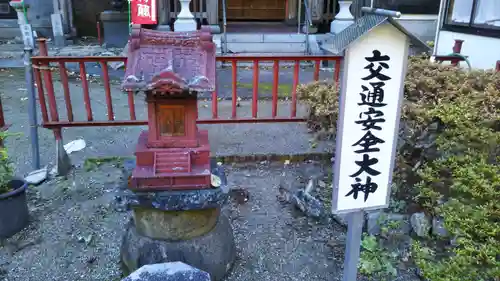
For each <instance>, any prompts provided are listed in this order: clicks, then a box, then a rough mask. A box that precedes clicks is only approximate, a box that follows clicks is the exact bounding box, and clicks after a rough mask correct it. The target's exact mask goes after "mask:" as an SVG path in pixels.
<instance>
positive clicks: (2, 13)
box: [0, 0, 17, 19]
mask: <svg viewBox="0 0 500 281" xmlns="http://www.w3.org/2000/svg"><path fill="white" fill-rule="evenodd" d="M0 19H17V13H16V11H15V10H14V9H12V8H11V7H10V5H9V0H0Z"/></svg>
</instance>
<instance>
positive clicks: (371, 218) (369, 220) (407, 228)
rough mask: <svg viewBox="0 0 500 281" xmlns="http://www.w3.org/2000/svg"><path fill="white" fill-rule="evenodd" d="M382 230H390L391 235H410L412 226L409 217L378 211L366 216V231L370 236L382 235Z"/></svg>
mask: <svg viewBox="0 0 500 281" xmlns="http://www.w3.org/2000/svg"><path fill="white" fill-rule="evenodd" d="M382 228H388V230H389V234H404V235H408V234H410V232H411V225H410V221H409V218H408V216H407V215H401V214H387V213H384V212H380V211H376V212H369V213H367V215H366V231H367V232H368V234H370V235H379V234H381V231H382Z"/></svg>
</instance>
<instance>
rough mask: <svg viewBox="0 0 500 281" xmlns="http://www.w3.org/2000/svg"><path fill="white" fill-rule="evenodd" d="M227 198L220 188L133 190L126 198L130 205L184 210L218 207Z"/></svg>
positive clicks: (165, 209)
mask: <svg viewBox="0 0 500 281" xmlns="http://www.w3.org/2000/svg"><path fill="white" fill-rule="evenodd" d="M227 198H228V195H227V193H224V192H223V191H222V189H221V188H207V189H197V190H185V191H161V192H134V193H133V194H131V195H130V196H129V198H128V201H129V203H130V205H131V207H144V208H154V209H158V210H164V211H185V210H200V209H211V208H219V207H220V206H222V205H223V204H224V203H225V202H226V200H227Z"/></svg>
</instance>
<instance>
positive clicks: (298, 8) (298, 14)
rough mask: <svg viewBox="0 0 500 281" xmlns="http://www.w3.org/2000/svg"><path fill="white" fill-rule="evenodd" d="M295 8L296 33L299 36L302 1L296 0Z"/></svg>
mask: <svg viewBox="0 0 500 281" xmlns="http://www.w3.org/2000/svg"><path fill="white" fill-rule="evenodd" d="M297 2H298V4H297V5H298V6H297V33H298V34H300V18H301V14H302V0H298V1H297Z"/></svg>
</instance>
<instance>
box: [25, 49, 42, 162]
mask: <svg viewBox="0 0 500 281" xmlns="http://www.w3.org/2000/svg"><path fill="white" fill-rule="evenodd" d="M32 55H33V49H32V48H31V47H28V46H26V47H24V67H25V71H26V73H25V74H26V86H27V89H28V102H29V106H28V114H29V122H30V139H31V154H32V158H33V163H32V164H33V169H34V170H38V169H40V147H39V144H38V121H37V118H36V98H35V84H34V82H33V67H32V64H31V56H32Z"/></svg>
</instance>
